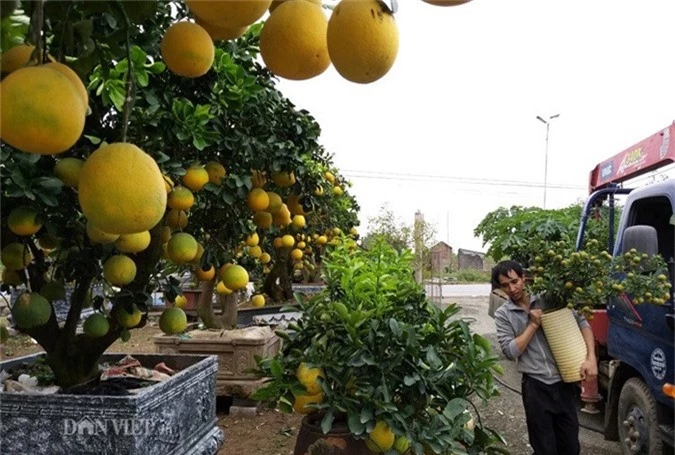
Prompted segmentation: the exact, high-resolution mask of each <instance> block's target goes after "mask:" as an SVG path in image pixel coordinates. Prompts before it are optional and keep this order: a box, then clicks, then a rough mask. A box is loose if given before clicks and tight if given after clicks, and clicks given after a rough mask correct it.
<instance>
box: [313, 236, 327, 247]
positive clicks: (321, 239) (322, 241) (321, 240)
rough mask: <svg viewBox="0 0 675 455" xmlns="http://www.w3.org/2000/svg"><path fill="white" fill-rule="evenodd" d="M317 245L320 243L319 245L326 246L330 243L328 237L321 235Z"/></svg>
mask: <svg viewBox="0 0 675 455" xmlns="http://www.w3.org/2000/svg"><path fill="white" fill-rule="evenodd" d="M316 243H318V244H319V245H325V244H326V243H328V237H326V236H325V235H320V236H319V237H317V239H316Z"/></svg>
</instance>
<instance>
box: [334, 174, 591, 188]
mask: <svg viewBox="0 0 675 455" xmlns="http://www.w3.org/2000/svg"><path fill="white" fill-rule="evenodd" d="M342 174H343V175H345V176H346V177H352V178H362V179H372V180H405V181H416V182H420V181H421V182H430V183H439V182H440V183H461V184H465V185H481V186H486V185H488V186H516V187H522V188H543V187H544V184H543V183H538V182H524V181H515V180H494V179H491V180H487V179H485V180H483V179H478V178H469V177H456V176H443V175H427V174H404V173H398V172H377V171H365V170H357V169H343V170H342ZM546 186H547V187H548V188H556V189H562V190H585V189H586V187H584V186H577V185H568V184H555V183H549V184H547V185H546Z"/></svg>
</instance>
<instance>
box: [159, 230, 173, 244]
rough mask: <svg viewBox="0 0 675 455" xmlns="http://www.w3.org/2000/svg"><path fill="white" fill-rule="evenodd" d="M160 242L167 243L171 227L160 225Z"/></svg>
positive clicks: (169, 238)
mask: <svg viewBox="0 0 675 455" xmlns="http://www.w3.org/2000/svg"><path fill="white" fill-rule="evenodd" d="M160 235H161V237H162V243H167V242H168V241H169V240H171V228H170V227H169V226H162V231H161V234H160Z"/></svg>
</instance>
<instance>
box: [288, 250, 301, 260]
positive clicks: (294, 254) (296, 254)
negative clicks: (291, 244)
mask: <svg viewBox="0 0 675 455" xmlns="http://www.w3.org/2000/svg"><path fill="white" fill-rule="evenodd" d="M291 259H293V260H294V261H299V260H300V259H302V250H301V249H300V248H294V249H293V250H291Z"/></svg>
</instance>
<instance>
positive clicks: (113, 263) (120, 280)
mask: <svg viewBox="0 0 675 455" xmlns="http://www.w3.org/2000/svg"><path fill="white" fill-rule="evenodd" d="M103 278H105V279H106V280H107V281H108V283H110V284H112V285H113V286H124V285H127V284H129V283H131V282H132V281H134V278H136V263H135V262H134V261H133V260H132V259H131V258H130V257H128V256H124V255H122V254H118V255H115V256H110V257H109V258H108V259H107V260H106V261H105V263H103Z"/></svg>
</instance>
